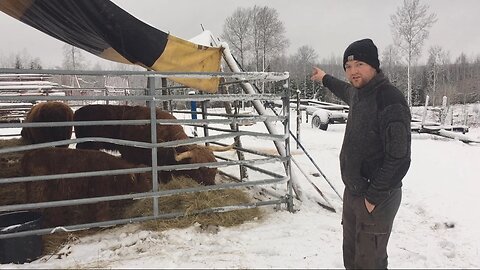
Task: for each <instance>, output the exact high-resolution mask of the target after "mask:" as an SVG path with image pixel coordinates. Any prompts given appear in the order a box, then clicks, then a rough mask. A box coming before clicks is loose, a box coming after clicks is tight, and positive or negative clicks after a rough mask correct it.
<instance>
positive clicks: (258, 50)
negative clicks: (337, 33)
mask: <svg viewBox="0 0 480 270" xmlns="http://www.w3.org/2000/svg"><path fill="white" fill-rule="evenodd" d="M260 18H261V20H260ZM390 19H391V25H390V26H391V30H392V36H393V43H392V44H391V45H388V46H387V47H386V48H385V49H384V51H383V52H379V53H380V56H379V57H380V62H381V69H382V71H383V72H384V73H385V74H386V75H387V77H389V79H390V80H391V81H392V82H393V83H394V84H395V85H397V87H398V88H399V89H401V90H402V91H403V92H404V93H405V97H406V98H407V100H408V102H409V104H410V105H423V104H424V103H425V100H426V96H427V95H428V96H429V97H430V99H429V100H430V102H429V105H433V106H437V105H440V104H441V103H442V100H443V97H444V96H446V97H447V100H448V101H449V103H450V104H455V103H464V102H467V103H471V102H478V101H480V89H479V86H478V84H477V83H476V82H477V81H478V80H479V79H480V55H479V56H477V57H476V58H475V59H468V57H467V56H466V55H465V54H464V53H462V54H461V55H460V56H458V57H457V58H456V59H455V60H454V61H453V62H452V61H451V60H450V55H449V52H447V51H445V50H443V49H442V48H441V47H439V46H432V47H431V48H429V49H428V61H427V63H426V64H422V65H418V64H416V63H417V61H416V59H419V58H420V56H421V51H422V47H423V44H424V41H425V40H426V39H427V38H428V36H429V30H430V28H431V27H433V26H434V24H435V22H436V21H437V18H436V14H435V13H430V12H429V7H428V6H427V5H424V4H422V3H421V2H420V0H404V1H403V3H402V5H401V6H399V7H398V8H397V10H396V12H395V13H394V14H392V15H391V16H390ZM285 36H286V33H285V28H284V27H283V23H282V22H281V21H280V19H279V16H278V12H277V11H276V10H275V9H274V8H271V7H259V6H254V7H251V8H243V7H241V8H237V9H236V10H235V11H234V12H233V14H232V15H231V16H229V17H228V18H227V19H226V20H225V23H224V27H223V32H222V35H221V38H222V39H223V40H225V41H226V42H227V43H228V44H229V45H230V48H231V51H232V53H233V54H234V56H235V57H237V62H239V64H240V65H241V66H242V67H244V69H245V70H250V71H280V72H282V71H288V72H290V86H291V87H292V89H295V90H297V89H298V90H300V91H301V96H302V97H304V98H317V99H321V100H324V101H327V102H340V100H338V99H336V98H335V97H334V96H333V95H332V94H331V93H330V91H328V90H327V89H325V88H324V87H323V86H322V85H321V84H318V83H313V82H311V81H310V74H311V70H312V66H315V65H316V66H320V67H321V68H323V69H325V70H327V71H328V72H329V73H330V74H332V75H333V76H336V77H338V78H344V70H343V67H342V64H343V63H342V56H341V55H339V56H331V57H330V58H324V59H321V60H320V59H319V57H318V54H317V52H316V51H315V49H314V48H313V47H312V46H311V45H308V44H306V45H303V46H301V47H300V48H298V49H297V51H296V52H295V53H294V54H292V55H286V53H285V51H286V49H287V46H288V43H289V41H288V39H287V38H286V37H285ZM399 55H401V56H403V57H401V58H399V57H398V56H399ZM276 90H279V89H275V88H274V89H270V90H269V89H266V91H276ZM292 92H294V91H292Z"/></svg>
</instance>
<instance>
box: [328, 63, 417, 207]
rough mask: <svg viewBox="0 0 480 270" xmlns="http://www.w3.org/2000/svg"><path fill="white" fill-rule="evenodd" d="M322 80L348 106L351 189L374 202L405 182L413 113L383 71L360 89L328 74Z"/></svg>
mask: <svg viewBox="0 0 480 270" xmlns="http://www.w3.org/2000/svg"><path fill="white" fill-rule="evenodd" d="M323 84H324V85H325V86H326V87H328V89H330V90H331V91H332V92H333V93H334V94H335V95H336V96H338V97H339V98H340V99H342V100H343V101H345V102H346V103H347V104H348V105H349V113H348V119H347V126H346V129H345V136H344V139H343V145H342V150H341V152H340V169H341V173H342V179H343V182H344V183H345V186H346V188H347V190H348V191H350V192H351V193H353V194H357V195H362V196H365V198H366V199H367V200H368V201H369V202H370V203H373V204H375V205H378V204H380V203H381V202H382V201H383V200H384V199H386V198H387V197H388V195H389V194H390V192H391V191H392V190H393V189H395V188H399V187H401V186H402V178H403V177H404V176H405V174H406V173H407V171H408V168H409V167H410V144H411V131H410V121H411V115H410V110H409V108H408V105H407V103H406V100H405V97H404V96H403V94H402V93H401V92H400V91H399V90H398V89H397V88H396V87H395V86H393V85H392V84H391V83H390V82H389V81H388V79H387V78H386V77H385V76H384V75H383V73H382V72H380V73H378V74H377V75H376V76H375V77H374V78H373V79H372V80H370V82H368V84H367V85H365V86H364V87H362V88H360V89H357V88H355V87H353V86H352V85H350V84H348V83H346V82H344V81H341V80H339V79H336V78H334V77H332V76H330V75H328V74H327V75H325V76H324V78H323Z"/></svg>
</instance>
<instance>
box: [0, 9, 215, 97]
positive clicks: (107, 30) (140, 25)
mask: <svg viewBox="0 0 480 270" xmlns="http://www.w3.org/2000/svg"><path fill="white" fill-rule="evenodd" d="M139 3H141V2H139ZM0 11H3V12H4V13H6V14H8V15H10V16H12V17H14V18H15V19H18V20H20V21H22V22H24V23H26V24H28V25H30V26H32V27H34V28H36V29H38V30H40V31H42V32H44V33H46V34H48V35H50V36H52V37H55V38H57V39H59V40H61V41H64V42H66V43H68V44H70V45H73V46H75V47H78V48H81V49H84V50H86V51H88V52H90V53H92V54H94V55H97V56H99V57H102V58H105V59H108V60H111V61H116V62H121V63H127V64H136V65H140V66H143V67H145V68H148V69H151V70H155V71H165V72H171V71H174V72H218V71H219V70H220V60H221V54H222V52H221V48H213V47H208V46H203V45H199V44H195V43H192V42H189V41H186V40H183V39H180V38H178V37H175V36H172V35H170V34H168V33H165V32H163V31H160V30H158V29H156V28H154V27H152V26H150V25H148V24H146V23H144V22H142V21H140V20H138V19H137V18H135V17H134V16H132V15H130V14H129V13H128V12H126V11H125V10H123V9H121V8H120V7H118V6H117V5H115V4H114V3H112V2H110V1H108V0H81V1H79V0H0ZM174 80H175V81H177V82H180V83H182V84H184V85H186V86H189V87H193V88H196V89H199V90H202V91H207V92H216V91H217V89H218V82H219V81H218V78H212V79H174Z"/></svg>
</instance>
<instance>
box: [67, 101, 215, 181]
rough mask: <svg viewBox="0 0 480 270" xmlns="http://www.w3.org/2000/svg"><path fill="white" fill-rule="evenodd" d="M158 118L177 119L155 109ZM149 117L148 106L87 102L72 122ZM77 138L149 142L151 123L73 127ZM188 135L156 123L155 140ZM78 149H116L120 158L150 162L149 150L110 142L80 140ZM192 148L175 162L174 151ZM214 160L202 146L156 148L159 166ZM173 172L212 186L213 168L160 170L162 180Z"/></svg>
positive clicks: (162, 140)
mask: <svg viewBox="0 0 480 270" xmlns="http://www.w3.org/2000/svg"><path fill="white" fill-rule="evenodd" d="M156 117H157V119H176V118H175V116H173V115H172V114H170V113H168V112H165V111H162V110H157V112H156ZM139 119H150V108H148V107H143V106H124V105H121V106H119V105H87V106H84V107H82V108H80V109H78V110H77V111H76V112H75V115H74V121H100V120H139ZM75 134H76V136H77V138H81V137H105V138H112V139H122V140H131V141H138V142H151V125H117V126H78V127H77V126H75ZM188 138H189V137H188V135H187V134H186V133H185V131H184V130H183V127H182V126H180V125H157V142H168V141H175V140H183V139H188ZM77 147H78V148H83V149H85V148H90V149H109V150H118V151H119V152H120V153H121V155H122V158H124V159H126V160H128V161H129V162H132V163H135V164H145V165H151V163H152V158H151V157H152V154H151V149H149V148H141V147H133V146H125V145H115V144H110V143H97V142H92V143H82V144H79V145H77ZM186 151H192V155H190V156H189V157H187V158H185V159H183V160H180V161H177V160H176V159H175V157H176V155H177V154H181V153H184V152H186ZM210 162H216V159H215V156H214V155H213V152H212V150H210V149H209V148H207V147H205V146H201V145H196V144H193V145H186V146H178V147H170V148H166V147H165V148H157V164H158V165H160V166H161V165H176V164H191V163H210ZM172 173H173V174H174V175H186V176H188V177H191V178H192V179H194V180H195V181H197V182H198V183H200V184H204V185H214V184H215V175H216V173H217V169H216V168H204V167H202V168H199V169H193V170H181V171H171V172H170V171H161V172H160V173H159V175H160V179H161V181H162V182H168V181H170V180H171V177H172Z"/></svg>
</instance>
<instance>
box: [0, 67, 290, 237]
mask: <svg viewBox="0 0 480 270" xmlns="http://www.w3.org/2000/svg"><path fill="white" fill-rule="evenodd" d="M1 73H9V74H30V75H32V76H33V75H35V74H37V73H38V70H36V71H29V70H16V69H15V70H12V69H0V75H1ZM42 73H45V74H48V76H53V75H78V76H80V75H81V76H99V75H109V76H144V77H146V78H147V80H148V86H147V87H146V88H143V90H145V93H146V94H143V95H128V96H68V95H67V96H43V95H23V96H15V95H2V96H1V97H0V99H1V100H3V101H7V102H8V101H11V102H19V101H22V102H38V101H53V100H55V101H63V102H66V103H69V102H72V101H85V102H94V101H95V102H98V101H99V100H102V101H126V100H128V101H132V100H135V101H139V102H145V103H146V104H147V106H149V107H150V109H151V114H150V115H151V119H149V120H108V121H70V122H48V123H47V122H42V123H40V122H35V123H25V122H19V123H0V130H2V129H12V128H16V129H21V128H26V127H28V128H33V127H60V126H108V125H147V124H148V125H150V126H151V134H150V135H151V138H152V142H149V143H146V142H138V141H129V140H120V139H110V138H100V137H85V138H74V139H68V140H62V141H55V142H48V143H40V144H31V145H22V146H12V147H7V148H2V149H0V154H7V153H18V152H23V151H30V150H34V149H40V148H45V147H53V146H61V145H73V144H76V143H82V142H108V143H114V144H118V145H126V146H135V147H142V148H146V149H151V152H152V155H151V157H152V164H150V166H149V167H140V168H132V169H121V170H103V171H89V172H82V173H66V174H56V175H45V176H19V177H10V178H0V188H2V185H4V184H11V183H22V182H28V181H49V180H53V179H66V178H78V177H92V176H105V175H121V174H129V173H151V174H152V179H158V173H159V172H160V171H170V170H191V169H197V168H200V167H207V168H226V167H232V166H238V167H240V166H244V167H247V168H250V169H252V170H254V171H256V172H259V173H261V174H262V175H265V178H261V177H260V179H242V180H240V182H235V183H219V184H216V185H213V186H199V187H195V188H187V189H176V190H159V186H158V181H152V191H151V192H145V193H133V194H126V195H116V196H103V197H92V198H83V199H75V200H64V201H52V202H42V203H23V204H12V205H0V213H1V212H8V211H19V210H31V209H41V208H47V207H60V206H71V205H81V204H92V203H97V202H103V201H114V200H124V199H139V198H151V199H153V208H152V213H151V215H149V216H146V217H135V218H129V219H116V220H109V221H106V222H94V223H86V224H78V225H68V224H65V226H62V227H57V228H43V229H40V230H31V231H25V232H16V233H8V234H0V239H3V238H10V237H19V236H26V235H32V234H49V233H54V232H57V231H72V230H83V229H88V228H93V227H103V226H112V225H117V224H127V223H132V222H140V221H146V220H153V219H161V218H174V217H181V216H185V215H186V213H183V212H178V213H160V212H159V209H158V198H159V197H163V196H171V195H175V194H181V193H191V192H203V191H207V190H222V189H234V188H240V187H259V186H262V185H271V184H282V183H283V184H285V193H284V194H278V196H275V197H274V198H273V199H268V200H265V201H258V202H253V203H249V204H242V205H229V206H224V207H213V208H209V209H204V210H200V211H194V212H192V213H189V214H202V213H209V212H225V211H233V210H238V209H247V208H252V207H260V206H268V205H278V204H287V207H288V209H291V208H292V206H291V205H288V204H291V203H292V201H291V188H289V187H288V185H290V184H287V183H289V181H290V172H289V168H290V158H289V156H288V155H286V156H282V155H271V154H265V153H261V152H259V151H256V150H252V149H248V148H247V147H234V149H235V151H239V152H243V153H248V154H252V155H257V156H260V158H250V159H248V160H247V159H246V160H235V159H231V158H224V157H222V156H218V155H216V158H217V159H219V160H223V161H218V162H209V163H193V164H180V165H163V166H161V165H158V164H157V148H159V147H176V146H181V145H190V144H207V143H213V144H218V145H223V146H226V145H227V144H225V143H221V142H218V141H219V140H224V139H233V138H246V137H254V138H257V139H262V140H266V141H274V142H281V143H283V145H284V146H285V153H289V149H288V147H289V143H288V136H289V134H288V132H285V130H288V124H289V123H288V119H289V115H288V113H289V112H288V110H285V111H284V114H283V115H281V116H275V115H248V116H246V115H240V114H222V113H208V112H207V111H204V110H202V111H201V112H196V113H197V114H198V115H199V116H203V117H202V118H201V119H178V120H170V119H156V113H155V110H156V108H157V107H159V106H161V104H162V103H163V102H164V101H198V102H205V103H207V102H213V101H222V102H235V101H271V100H282V101H283V102H284V103H285V105H286V106H288V102H289V101H288V99H289V96H288V94H287V93H288V91H284V92H283V93H281V94H215V95H212V94H201V95H193V96H192V95H179V94H172V95H161V94H158V93H157V92H158V90H159V89H168V87H162V88H156V86H155V78H158V77H160V78H213V77H222V78H228V79H232V80H233V82H229V84H232V85H235V81H238V82H239V83H240V82H241V83H242V84H244V83H245V82H247V81H267V82H268V81H280V82H281V81H284V80H287V79H288V74H285V73H267V72H258V73H257V72H254V73H253V72H239V73H176V72H171V73H157V72H150V71H148V72H143V71H134V72H129V71H118V72H116V71H114V72H111V71H60V70H46V71H45V70H42ZM120 88H121V89H125V87H120ZM133 88H134V87H132V89H133ZM65 89H68V90H72V89H73V88H65ZM81 89H82V88H75V90H81ZM140 89H141V88H140ZM177 89H179V87H178V86H172V87H171V89H170V90H177ZM183 89H184V88H183ZM175 112H176V113H185V114H187V113H189V112H187V111H175ZM206 115H208V116H209V117H215V118H208V119H207V118H206ZM260 122H280V123H281V124H282V125H283V126H284V128H283V130H282V131H283V133H282V134H271V133H269V132H264V133H263V132H253V131H242V130H232V129H227V128H225V129H223V128H219V127H214V126H212V125H216V126H218V125H226V126H231V125H242V124H244V123H249V124H253V123H260ZM155 124H159V125H172V124H175V125H190V126H198V127H202V128H204V129H205V130H211V131H215V132H217V133H219V134H215V135H209V134H208V136H204V137H193V138H189V139H184V140H178V141H169V142H156V141H157V139H156V138H157V134H156V125H155ZM206 133H207V132H206ZM14 135H17V136H18V135H19V134H11V136H14ZM276 163H278V164H282V166H283V167H284V168H285V172H284V174H281V173H279V172H278V171H275V172H274V171H270V170H268V169H264V168H260V165H264V164H276ZM262 189H264V188H262Z"/></svg>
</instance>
